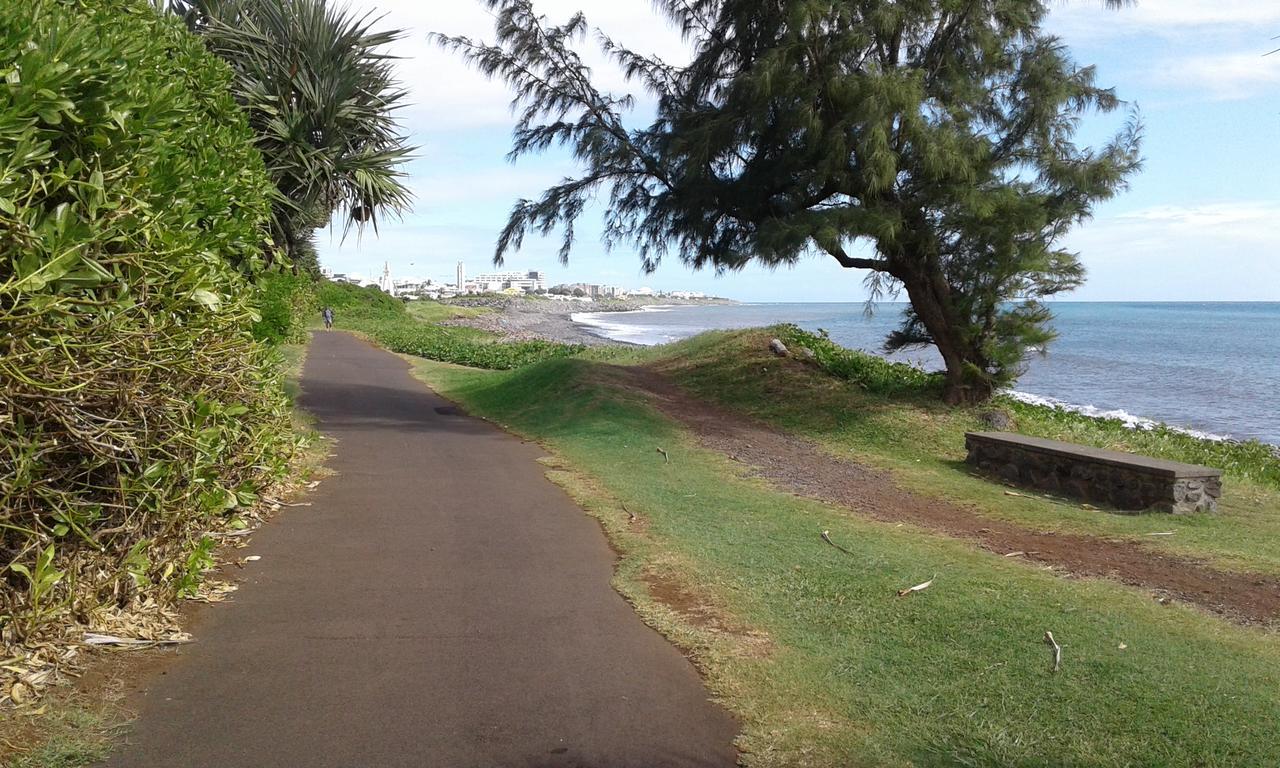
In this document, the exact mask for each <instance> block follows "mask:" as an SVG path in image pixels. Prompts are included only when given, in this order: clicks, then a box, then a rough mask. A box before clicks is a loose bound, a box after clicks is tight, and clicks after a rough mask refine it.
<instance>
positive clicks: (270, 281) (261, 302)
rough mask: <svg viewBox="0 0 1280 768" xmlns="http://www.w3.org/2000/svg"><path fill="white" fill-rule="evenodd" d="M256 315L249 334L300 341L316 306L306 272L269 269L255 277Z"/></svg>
mask: <svg viewBox="0 0 1280 768" xmlns="http://www.w3.org/2000/svg"><path fill="white" fill-rule="evenodd" d="M257 303H258V315H259V319H258V321H257V322H256V323H254V324H253V337H254V338H255V339H259V340H261V341H266V342H269V343H271V344H284V343H295V344H296V343H301V342H302V341H304V340H305V338H306V334H307V321H308V320H309V319H310V318H311V316H312V315H313V314H314V313H315V310H316V288H315V280H314V279H312V278H311V276H310V275H305V274H293V273H290V272H273V273H271V274H267V275H264V276H262V277H260V278H259V279H258V296H257Z"/></svg>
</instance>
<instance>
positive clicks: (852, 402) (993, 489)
mask: <svg viewBox="0 0 1280 768" xmlns="http://www.w3.org/2000/svg"><path fill="white" fill-rule="evenodd" d="M776 330H777V329H775V331H776ZM772 335H773V334H771V333H766V332H764V331H759V330H755V331H734V332H720V333H709V334H703V335H702V336H698V337H696V338H694V339H690V340H688V341H685V342H680V343H678V344H673V345H668V346H666V347H658V348H651V349H627V350H620V351H611V352H608V353H606V356H607V359H609V360H610V361H612V362H622V363H647V364H651V365H657V366H659V367H661V368H663V369H664V370H666V371H667V372H668V373H669V374H670V375H671V376H672V377H673V378H674V379H675V380H676V381H678V382H679V383H680V384H681V385H683V386H684V387H685V388H686V389H688V390H689V391H690V392H692V393H694V394H696V395H698V396H700V397H704V398H707V399H709V400H712V401H715V402H718V403H721V404H724V405H728V406H731V407H732V408H734V409H736V410H739V411H742V412H744V413H747V414H750V415H752V416H754V417H756V418H759V419H761V420H763V421H766V422H768V423H771V424H774V425H776V426H778V427H781V428H783V429H786V430H788V431H791V432H794V433H798V434H801V435H804V436H806V437H809V438H812V439H814V440H816V441H817V442H818V443H820V444H821V445H823V446H824V447H826V448H827V449H828V450H830V451H831V452H832V453H834V454H836V455H839V456H845V457H849V458H853V459H856V460H858V461H862V462H865V463H868V464H872V465H875V466H878V467H881V468H884V469H888V470H890V471H891V472H892V473H893V474H894V476H895V478H896V479H897V480H898V482H899V483H900V484H902V485H903V486H905V487H908V488H911V489H913V490H917V491H921V492H923V493H926V494H929V495H932V496H936V497H941V498H947V499H951V500H954V501H957V502H961V503H966V504H970V505H972V506H973V507H974V508H975V509H977V510H978V511H979V512H981V513H982V514H985V515H989V516H991V517H994V518H999V519H1003V520H1008V521H1011V522H1015V523H1019V524H1022V525H1024V526H1027V527H1031V528H1035V529H1037V530H1056V531H1067V532H1073V533H1085V534H1093V535H1098V536H1107V537H1125V538H1135V539H1138V540H1141V541H1143V542H1144V543H1146V544H1147V545H1149V546H1153V547H1158V548H1161V549H1163V550H1166V551H1169V552H1172V553H1176V554H1179V555H1184V556H1187V557H1192V558H1196V559H1207V560H1209V561H1212V562H1213V563H1215V564H1217V565H1219V566H1221V567H1226V568H1231V569H1237V570H1246V571H1258V572H1265V573H1273V574H1274V573H1280V460H1277V459H1276V457H1274V456H1273V455H1271V454H1270V452H1269V449H1267V448H1266V447H1265V446H1260V445H1257V444H1253V445H1243V446H1230V445H1222V444H1213V443H1208V442H1206V441H1203V440H1198V439H1195V438H1191V437H1189V436H1186V435H1182V434H1179V433H1176V432H1171V431H1168V430H1155V431H1150V432H1148V431H1141V430H1133V429H1128V428H1126V427H1123V426H1121V425H1120V424H1119V422H1108V421H1105V420H1099V419H1091V418H1087V417H1084V416H1080V415H1078V414H1072V413H1066V412H1062V411H1056V410H1053V409H1049V408H1044V407H1040V406H1030V405H1024V404H1021V403H1016V402H1013V401H999V402H997V403H996V404H995V406H996V407H1000V408H1003V409H1005V410H1006V411H1008V412H1009V413H1010V414H1012V415H1013V416H1014V418H1015V419H1016V421H1017V429H1018V431H1020V432H1023V433H1025V434H1030V435H1036V436H1040V437H1048V438H1054V439H1060V440H1068V441H1071V442H1077V443H1083V444H1088V445H1094V446H1098V447H1102V448H1113V449H1117V450H1124V451H1131V452H1135V453H1141V454H1145V455H1152V456H1160V457H1163V458H1169V459H1173V460H1177V461H1188V462H1194V463H1203V464H1208V465H1210V466H1215V467H1219V468H1222V469H1224V470H1225V471H1226V475H1225V487H1226V490H1225V496H1224V498H1223V499H1222V502H1221V508H1220V511H1219V512H1218V513H1217V514H1215V515H1187V516H1172V515H1161V514H1146V515H1121V514H1112V513H1105V512H1100V511H1098V510H1096V509H1090V508H1087V507H1085V506H1083V505H1081V504H1079V503H1076V502H1073V501H1070V500H1067V499H1056V500H1049V499H1046V498H1044V497H1043V496H1039V495H1031V494H1028V493H1026V492H1023V491H1019V493H1021V494H1023V495H1020V496H1010V495H1008V494H1006V493H1005V491H1006V490H1007V489H1006V488H1005V487H1004V486H1002V485H1000V484H998V483H993V482H991V481H990V480H987V479H984V478H978V477H974V476H973V475H972V471H971V468H970V467H968V466H967V465H966V464H965V463H964V457H965V449H964V433H965V431H967V430H982V429H986V428H985V427H983V426H982V425H981V423H980V422H979V421H978V414H979V412H980V411H981V410H983V409H981V408H977V409H965V408H960V409H956V408H950V407H947V406H944V405H942V404H941V403H940V402H938V400H937V399H936V398H934V397H932V396H930V395H927V394H919V395H913V394H911V393H910V392H897V393H894V394H891V395H882V394H876V393H874V392H869V391H867V390H866V389H864V388H862V387H859V386H857V385H855V384H852V383H849V382H847V381H843V380H840V379H838V378H835V377H833V376H830V375H828V374H827V373H826V372H825V371H823V370H821V369H819V368H817V367H815V366H812V365H806V364H802V363H800V362H798V361H795V360H786V361H782V360H779V359H778V358H775V357H773V356H772V355H771V354H769V352H768V351H767V349H766V347H767V344H768V340H769V338H770V337H771V336H772ZM588 354H593V353H588ZM1168 531H1172V532H1173V535H1171V536H1149V535H1147V534H1151V533H1164V532H1168Z"/></svg>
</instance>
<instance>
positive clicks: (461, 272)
mask: <svg viewBox="0 0 1280 768" xmlns="http://www.w3.org/2000/svg"><path fill="white" fill-rule="evenodd" d="M466 290H467V268H466V266H465V265H464V264H463V263H462V262H458V293H465V292H466Z"/></svg>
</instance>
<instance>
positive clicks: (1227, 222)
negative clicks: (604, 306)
mask: <svg viewBox="0 0 1280 768" xmlns="http://www.w3.org/2000/svg"><path fill="white" fill-rule="evenodd" d="M535 4H536V6H537V7H538V9H539V10H540V11H541V12H542V13H545V14H546V15H548V16H549V17H550V18H551V19H552V20H553V21H556V22H559V21H563V20H564V19H565V18H567V17H568V16H569V15H570V14H572V13H573V12H575V11H577V10H582V11H584V12H585V13H586V16H587V19H588V21H589V22H590V23H591V24H592V25H593V26H599V27H601V28H602V29H604V30H606V31H607V32H609V33H610V34H612V35H615V36H616V37H618V38H619V39H620V40H621V41H622V42H623V43H625V44H627V45H629V46H631V47H633V48H637V49H641V50H646V51H652V52H658V53H660V54H662V55H663V56H664V58H667V59H668V60H678V59H680V58H681V57H682V56H685V55H686V54H685V49H684V45H683V44H682V43H681V41H680V39H679V36H678V34H676V33H675V32H674V31H673V30H672V29H670V28H669V27H668V26H667V24H666V23H665V21H664V20H662V19H661V18H660V17H658V16H657V15H656V14H655V13H654V12H653V10H652V5H651V3H650V1H649V0H608V2H604V1H603V0H535ZM353 5H354V6H355V7H356V8H359V9H367V10H370V11H373V12H374V13H375V14H379V15H385V16H384V18H383V20H382V21H381V22H380V23H379V25H378V26H379V27H402V28H406V29H407V30H408V35H407V36H406V39H405V40H403V41H401V42H400V43H398V44H397V46H396V47H395V49H394V53H396V54H397V55H399V56H401V57H403V60H402V61H400V62H399V63H398V66H399V69H400V73H401V77H402V79H403V81H404V84H405V85H406V86H407V87H408V89H409V91H410V100H411V101H412V102H413V104H414V106H412V107H410V108H408V109H406V110H405V111H404V112H403V113H402V120H403V123H404V125H405V128H406V130H407V132H408V133H409V134H410V136H411V139H412V141H413V143H415V144H417V145H419V147H420V149H419V152H418V157H417V158H416V159H415V160H414V161H413V162H412V163H411V164H410V166H409V168H408V170H409V173H410V185H411V187H412V188H413V190H414V193H415V197H416V202H415V205H414V210H413V211H412V212H411V213H409V214H408V215H407V216H405V218H404V219H403V220H402V221H395V220H389V221H386V222H384V223H382V224H380V227H379V229H380V233H379V235H378V236H376V237H375V236H374V233H373V232H372V231H369V232H367V233H366V234H365V236H364V237H362V238H359V239H357V237H356V235H355V233H354V232H352V233H351V234H349V235H348V237H347V239H346V241H345V243H342V242H340V240H341V228H340V227H339V228H337V229H338V231H337V232H336V233H335V232H332V231H328V230H326V231H323V232H321V233H320V235H319V238H318V239H319V242H318V243H317V245H318V247H319V251H320V258H321V263H322V264H324V265H325V266H328V267H331V268H333V269H334V270H335V271H338V272H356V273H360V274H363V275H366V276H370V277H375V276H376V275H378V274H381V271H382V264H383V262H384V261H387V262H389V263H390V265H391V270H392V273H393V274H395V275H396V276H406V277H408V276H420V277H430V278H433V279H446V280H447V279H448V278H450V276H452V275H453V273H454V265H455V264H456V263H457V262H458V261H464V262H465V263H466V265H467V271H468V272H469V273H474V272H477V271H487V270H489V269H491V268H492V261H491V258H492V254H493V245H494V242H495V240H496V238H497V233H498V231H499V230H500V229H501V227H502V225H503V224H505V223H506V217H507V213H508V211H509V210H510V208H511V205H512V204H513V203H514V202H515V200H516V199H517V198H519V197H533V196H535V195H537V194H538V193H539V192H541V190H542V189H543V188H545V187H546V186H547V185H548V184H551V183H555V182H556V181H558V180H559V179H560V178H561V177H563V176H564V175H566V174H571V173H573V172H574V165H573V162H572V160H571V158H569V157H568V156H567V155H566V154H565V153H562V152H558V151H552V152H548V153H547V154H546V155H544V156H542V157H538V158H531V159H529V160H526V161H522V162H521V163H520V164H519V165H516V166H512V165H510V164H508V163H507V162H506V160H505V155H506V153H507V150H508V149H509V146H510V129H511V126H512V124H513V122H514V121H513V119H512V118H511V116H510V114H509V111H508V104H509V102H510V98H511V96H510V94H509V93H508V92H507V91H506V90H505V87H504V86H502V85H501V84H498V83H491V82H489V81H487V80H486V79H485V78H484V77H483V76H481V75H479V74H478V73H476V72H474V71H473V70H471V69H469V68H468V67H466V65H465V64H463V63H462V62H461V61H460V60H459V59H458V58H457V57H456V56H454V55H451V54H446V53H444V52H442V51H440V50H438V49H436V48H435V47H434V46H432V45H430V44H429V43H428V42H427V39H426V37H427V33H428V32H433V31H435V32H445V33H448V34H465V35H469V36H472V37H476V38H483V39H492V37H493V30H492V19H491V18H490V17H489V15H488V14H487V12H486V11H485V10H484V9H483V7H482V5H481V4H480V3H479V2H473V1H472V0H454V2H451V3H439V4H438V3H421V2H419V1H418V0H357V1H356V2H354V3H353ZM1101 6H1102V3H1101V1H1100V0H1098V2H1092V1H1091V0H1072V2H1070V3H1065V4H1058V3H1054V4H1053V6H1052V7H1053V11H1052V12H1051V14H1050V23H1049V28H1050V29H1051V30H1052V31H1054V32H1055V33H1057V34H1059V35H1060V36H1061V37H1062V39H1063V40H1064V42H1066V43H1067V45H1068V46H1069V47H1070V48H1071V51H1072V54H1073V56H1074V58H1075V60H1076V61H1077V62H1078V63H1080V64H1082V65H1087V64H1094V65H1096V66H1097V69H1098V82H1099V83H1100V84H1102V85H1104V86H1112V87H1114V88H1115V89H1116V92H1117V95H1119V96H1120V97H1121V98H1122V99H1124V100H1126V101H1128V102H1131V103H1136V104H1138V105H1139V106H1140V108H1141V111H1142V115H1143V119H1144V122H1145V123H1146V141H1145V143H1144V146H1143V154H1144V156H1145V158H1146V167H1145V169H1144V170H1143V171H1142V173H1140V174H1139V175H1138V176H1137V177H1136V178H1135V179H1134V180H1133V184H1132V189H1131V190H1130V191H1129V192H1127V193H1125V194H1124V195H1122V196H1121V197H1119V198H1118V199H1117V200H1115V201H1112V202H1110V203H1107V204H1106V205H1104V206H1102V207H1100V208H1099V210H1098V211H1097V215H1096V216H1095V218H1094V220H1093V221H1091V222H1088V223H1086V224H1085V225H1084V226H1082V227H1080V228H1078V229H1077V230H1076V231H1074V232H1073V233H1072V234H1071V235H1070V236H1069V237H1068V238H1067V240H1066V241H1065V242H1066V245H1067V246H1068V247H1070V248H1071V249H1073V250H1076V251H1079V252H1080V253H1081V256H1082V259H1083V261H1084V263H1085V265H1086V267H1087V268H1088V270H1089V281H1088V283H1086V285H1085V286H1084V287H1083V288H1081V289H1080V290H1078V291H1076V292H1074V293H1072V294H1069V295H1067V296H1064V297H1062V300H1067V301H1280V270H1277V268H1276V256H1277V255H1280V253H1278V252H1280V54H1276V55H1274V56H1269V57H1264V56H1263V54H1264V53H1266V52H1267V51H1269V50H1271V49H1273V48H1275V47H1276V43H1275V42H1273V41H1272V40H1271V39H1270V38H1271V37H1273V36H1275V35H1277V34H1280V2H1275V3H1271V2H1260V1H1259V0H1139V2H1138V5H1137V6H1136V7H1133V8H1127V9H1124V10H1120V11H1107V10H1104V9H1103V8H1102V7H1101ZM582 50H583V51H584V52H590V53H591V54H592V55H591V56H588V57H587V58H588V61H591V62H592V63H593V65H594V66H596V71H597V76H598V77H599V78H600V79H601V80H602V81H603V82H605V83H607V84H608V85H609V86H610V87H611V88H613V89H614V90H616V91H628V92H636V89H635V88H634V87H633V86H628V85H627V84H625V83H624V81H623V79H622V77H621V74H620V73H618V72H617V71H616V69H614V68H613V67H611V66H610V65H608V64H607V63H606V62H605V61H604V60H603V57H602V56H600V55H599V54H598V51H597V50H596V49H595V46H594V43H593V42H592V41H591V39H590V38H588V40H587V41H585V42H584V45H583V48H582ZM637 96H640V94H639V93H637ZM648 109H651V106H649V107H648ZM648 114H649V112H648V110H647V108H646V102H645V101H644V100H643V99H641V100H640V101H639V105H638V108H637V111H636V113H635V116H634V119H635V120H636V121H638V122H639V121H645V120H646V119H647V116H648ZM1123 117H1124V116H1123V115H1110V116H1104V117H1089V118H1086V119H1085V121H1084V122H1083V124H1082V130H1081V132H1080V140H1081V141H1085V142H1099V141H1101V140H1102V139H1104V138H1105V137H1107V136H1108V135H1109V133H1110V132H1111V131H1113V130H1114V129H1115V127H1116V125H1117V124H1118V123H1119V122H1120V121H1121V120H1123ZM588 224H590V225H591V226H587V225H588ZM597 235H598V227H597V226H596V219H595V218H584V220H583V222H582V225H581V226H580V227H579V233H578V238H577V241H576V244H575V248H574V252H573V254H572V256H571V257H570V258H571V262H570V264H569V266H568V267H564V266H561V265H560V264H559V263H558V262H557V260H556V256H555V252H556V249H557V247H558V245H559V241H558V240H557V239H555V238H554V237H553V238H549V239H541V238H533V237H531V238H529V239H527V240H526V241H525V247H524V248H523V249H522V250H521V251H520V252H518V253H514V254H509V255H508V257H507V263H506V265H505V266H504V267H503V269H512V270H533V269H536V270H541V271H544V272H546V273H547V281H548V283H549V284H553V285H554V284H557V283H563V282H587V283H602V284H610V285H622V286H626V287H640V286H650V287H652V288H654V289H656V290H692V291H703V292H705V293H710V294H716V295H720V296H726V297H729V298H734V299H739V300H743V301H862V300H863V299H865V297H866V292H865V290H864V288H863V285H862V279H861V278H862V276H863V274H864V273H862V272H858V271H854V270H845V269H842V268H841V267H839V266H838V265H837V264H836V263H835V262H834V261H833V260H831V259H830V258H829V257H818V256H814V257H812V258H810V259H807V260H805V261H803V262H801V263H800V264H798V265H797V266H796V267H794V268H781V269H778V270H776V271H771V270H769V269H766V268H763V267H758V266H751V267H748V268H747V269H746V270H743V271H742V272H738V273H730V274H727V275H725V276H723V277H720V278H718V279H717V278H716V277H715V276H714V274H713V273H712V272H708V271H702V272H693V271H691V270H689V269H688V268H687V267H685V266H684V265H683V264H682V263H680V261H679V260H678V258H676V257H675V256H672V257H670V259H669V260H668V261H667V262H664V263H663V264H662V266H661V267H660V269H659V270H658V271H657V272H656V273H654V274H653V275H648V276H646V275H643V274H642V273H641V272H640V268H639V260H638V259H637V258H636V256H635V254H634V253H632V252H631V251H630V250H629V249H627V248H624V247H619V248H618V249H616V250H615V251H614V252H613V253H608V254H606V253H604V249H603V247H602V246H601V245H600V243H599V239H598V237H597ZM411 264H412V266H410V265H411Z"/></svg>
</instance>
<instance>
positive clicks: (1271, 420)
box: [574, 302, 1280, 445]
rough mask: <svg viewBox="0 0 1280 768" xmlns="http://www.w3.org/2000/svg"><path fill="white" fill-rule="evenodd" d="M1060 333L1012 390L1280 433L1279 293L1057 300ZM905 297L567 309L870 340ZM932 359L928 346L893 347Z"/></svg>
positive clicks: (869, 344)
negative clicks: (792, 328) (1211, 298)
mask: <svg viewBox="0 0 1280 768" xmlns="http://www.w3.org/2000/svg"><path fill="white" fill-rule="evenodd" d="M1052 306H1053V311H1054V313H1055V320H1054V327H1055V328H1056V329H1057V331H1058V334H1059V335H1058V339H1057V340H1056V341H1055V342H1053V343H1051V344H1050V345H1049V348H1048V350H1047V351H1046V353H1045V354H1043V355H1041V354H1036V353H1032V354H1031V355H1030V358H1029V360H1028V368H1027V372H1026V374H1025V375H1024V376H1023V377H1022V378H1021V379H1020V380H1019V381H1018V383H1017V385H1016V386H1015V388H1014V392H1015V393H1016V394H1017V396H1019V397H1022V398H1024V399H1028V400H1033V401H1044V402H1050V403H1054V404H1058V405H1062V406H1064V407H1070V408H1072V409H1074V410H1079V411H1082V412H1084V413H1089V414H1093V415H1105V416H1111V417H1116V418H1121V419H1125V420H1127V421H1129V422H1130V423H1133V424H1135V425H1141V424H1144V423H1150V422H1152V421H1159V422H1165V423H1167V424H1169V425H1171V426H1176V427H1181V428H1183V429H1187V430H1191V431H1195V432H1198V433H1203V434H1206V435H1212V436H1218V437H1229V438H1235V439H1242V440H1243V439H1251V438H1252V439H1258V440H1262V441H1264V442H1269V443H1273V444H1277V445H1280V302H1259V303H1182V302H1178V303H1172V302H1170V303H1156V302H1151V303H1148V302H1134V303H1092V302H1055V303H1054V304H1053V305H1052ZM902 310H903V305H902V304H897V303H882V304H878V305H877V306H876V308H875V311H874V312H873V313H872V314H871V315H867V314H866V312H865V307H864V305H862V304H737V305H728V306H682V307H651V308H648V309H645V310H641V311H637V312H597V313H581V314H577V315H574V320H576V321H578V322H579V323H580V324H582V325H584V326H586V327H587V328H588V329H589V330H591V331H592V332H593V333H596V334H598V335H601V336H604V337H606V338H611V339H615V340H619V341H628V342H632V343H635V344H662V343H666V342H669V341H675V340H678V339H682V338H686V337H689V336H692V335H694V334H697V333H700V332H702V331H704V330H708V329H712V328H748V327H754V326H762V325H770V324H773V323H781V322H789V323H795V324H797V325H799V326H800V327H802V328H806V329H808V330H817V329H820V328H822V329H826V330H827V332H829V333H830V334H831V337H832V339H834V340H836V341H838V342H839V343H841V344H843V345H845V346H847V347H852V348H854V349H863V350H867V351H871V352H878V351H879V349H880V345H881V343H882V342H883V340H884V337H885V335H886V334H887V333H888V331H889V330H890V329H891V328H892V327H894V326H895V325H896V322H897V319H898V318H899V317H900V315H901V313H902ZM892 358H893V359H898V360H911V361H914V362H918V363H920V364H922V365H924V366H926V367H928V368H939V367H941V360H940V358H939V357H938V355H937V353H936V352H934V351H933V350H932V349H926V350H918V351H915V352H908V353H899V354H896V355H894V356H892Z"/></svg>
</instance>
